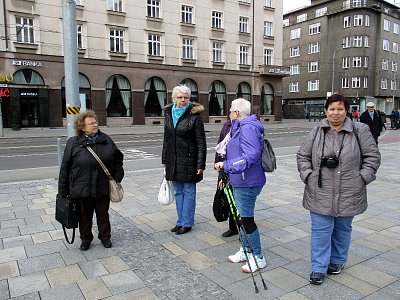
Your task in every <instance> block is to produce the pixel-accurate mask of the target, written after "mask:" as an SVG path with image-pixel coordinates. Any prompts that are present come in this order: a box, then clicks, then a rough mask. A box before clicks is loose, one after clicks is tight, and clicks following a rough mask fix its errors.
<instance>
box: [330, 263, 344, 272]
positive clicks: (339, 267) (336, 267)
mask: <svg viewBox="0 0 400 300" xmlns="http://www.w3.org/2000/svg"><path fill="white" fill-rule="evenodd" d="M343 268H344V265H339V264H333V263H329V266H328V271H327V273H328V274H329V275H338V274H340V272H342V270H343Z"/></svg>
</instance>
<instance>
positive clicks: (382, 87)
mask: <svg viewBox="0 0 400 300" xmlns="http://www.w3.org/2000/svg"><path fill="white" fill-rule="evenodd" d="M381 89H382V90H387V79H386V78H382V79H381Z"/></svg>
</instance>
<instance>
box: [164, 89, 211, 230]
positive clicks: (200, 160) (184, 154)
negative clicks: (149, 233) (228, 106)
mask: <svg viewBox="0 0 400 300" xmlns="http://www.w3.org/2000/svg"><path fill="white" fill-rule="evenodd" d="M172 99H173V104H171V105H168V106H166V107H165V109H164V110H165V128H164V143H163V150H162V163H163V165H165V172H166V179H167V180H171V181H173V186H174V191H175V202H176V211H177V213H178V221H177V222H176V226H175V227H174V228H172V229H171V231H172V232H175V233H176V234H185V233H187V232H189V231H190V230H191V229H192V227H193V225H194V214H195V208H196V183H197V182H199V181H201V180H202V179H203V171H204V169H205V167H206V154H207V145H206V136H205V132H204V124H203V122H202V120H201V117H200V113H201V112H203V111H204V107H203V106H202V105H200V104H197V103H191V102H190V101H189V99H190V89H189V88H188V87H187V86H185V85H180V86H176V87H175V88H174V89H173V91H172Z"/></svg>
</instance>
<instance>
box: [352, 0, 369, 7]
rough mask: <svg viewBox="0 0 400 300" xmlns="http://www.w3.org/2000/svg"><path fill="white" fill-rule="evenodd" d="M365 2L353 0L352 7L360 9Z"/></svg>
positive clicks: (363, 0)
mask: <svg viewBox="0 0 400 300" xmlns="http://www.w3.org/2000/svg"><path fill="white" fill-rule="evenodd" d="M365 1H366V0H353V7H362V6H365Z"/></svg>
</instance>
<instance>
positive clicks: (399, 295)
mask: <svg viewBox="0 0 400 300" xmlns="http://www.w3.org/2000/svg"><path fill="white" fill-rule="evenodd" d="M381 292H383V293H384V294H385V295H388V296H390V297H392V298H394V299H400V280H397V281H396V282H393V283H392V284H389V285H388V286H386V287H384V288H383V289H381Z"/></svg>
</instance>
